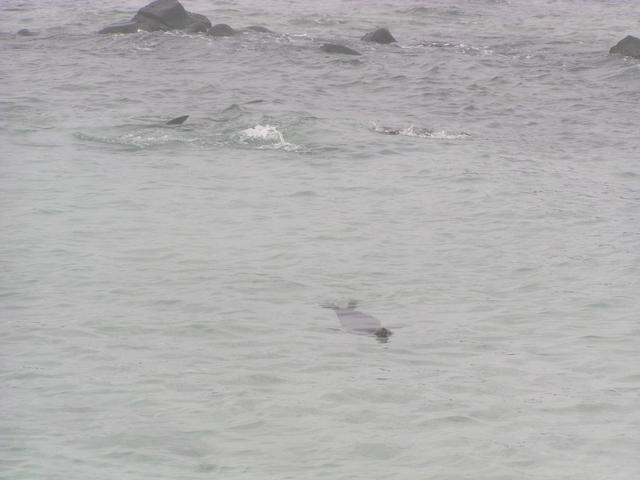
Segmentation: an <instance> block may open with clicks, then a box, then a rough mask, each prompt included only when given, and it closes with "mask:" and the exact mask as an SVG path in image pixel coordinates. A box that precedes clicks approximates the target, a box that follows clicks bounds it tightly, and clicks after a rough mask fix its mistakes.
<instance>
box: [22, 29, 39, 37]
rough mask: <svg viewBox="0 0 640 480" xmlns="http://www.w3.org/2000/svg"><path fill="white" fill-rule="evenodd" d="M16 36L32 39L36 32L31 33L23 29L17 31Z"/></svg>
mask: <svg viewBox="0 0 640 480" xmlns="http://www.w3.org/2000/svg"><path fill="white" fill-rule="evenodd" d="M17 35H21V36H23V37H34V36H36V35H37V33H36V32H32V31H31V30H29V29H28V28H23V29H21V30H18V32H17Z"/></svg>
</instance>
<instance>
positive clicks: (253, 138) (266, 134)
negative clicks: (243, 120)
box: [237, 125, 299, 151]
mask: <svg viewBox="0 0 640 480" xmlns="http://www.w3.org/2000/svg"><path fill="white" fill-rule="evenodd" d="M237 140H238V141H239V142H240V143H247V144H254V145H257V146H258V147H260V148H266V147H269V148H278V149H282V150H287V151H293V150H297V149H298V148H299V147H298V145H294V144H293V143H289V142H287V141H286V140H285V139H284V136H283V135H282V132H280V130H278V128H277V127H274V126H272V125H256V126H255V127H251V128H247V129H246V130H242V131H241V132H239V134H238V136H237Z"/></svg>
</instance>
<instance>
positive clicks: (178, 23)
mask: <svg viewBox="0 0 640 480" xmlns="http://www.w3.org/2000/svg"><path fill="white" fill-rule="evenodd" d="M209 28H211V22H210V21H209V19H208V18H207V17H205V16H204V15H200V14H198V13H191V12H188V11H186V10H185V8H184V7H183V6H182V4H181V3H180V2H179V1H178V0H155V1H154V2H151V3H150V4H149V5H146V6H144V7H142V8H141V9H140V10H138V13H136V14H135V16H134V17H133V18H132V19H131V20H130V21H129V22H128V23H120V24H116V25H110V26H108V27H105V28H103V29H102V30H100V31H99V32H98V33H133V32H137V31H138V30H147V31H149V32H155V31H157V30H160V31H168V30H185V31H187V32H206V31H207V30H208V29H209Z"/></svg>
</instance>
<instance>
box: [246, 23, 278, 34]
mask: <svg viewBox="0 0 640 480" xmlns="http://www.w3.org/2000/svg"><path fill="white" fill-rule="evenodd" d="M245 30H253V31H254V32H258V33H273V32H272V31H271V30H269V29H268V28H267V27H263V26H261V25H251V26H250V27H247V28H245Z"/></svg>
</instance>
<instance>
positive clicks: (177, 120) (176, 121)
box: [165, 115, 189, 125]
mask: <svg viewBox="0 0 640 480" xmlns="http://www.w3.org/2000/svg"><path fill="white" fill-rule="evenodd" d="M187 118H189V115H182V116H181V117H176V118H172V119H171V120H169V121H168V122H167V123H165V125H182V124H183V123H184V122H185V121H186V120H187Z"/></svg>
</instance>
